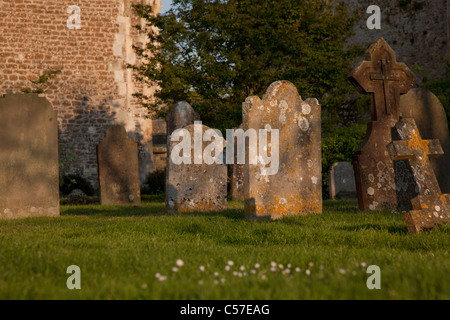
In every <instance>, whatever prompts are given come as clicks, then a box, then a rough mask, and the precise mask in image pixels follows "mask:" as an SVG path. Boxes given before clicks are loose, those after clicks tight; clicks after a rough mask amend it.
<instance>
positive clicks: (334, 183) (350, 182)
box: [329, 162, 356, 200]
mask: <svg viewBox="0 0 450 320" xmlns="http://www.w3.org/2000/svg"><path fill="white" fill-rule="evenodd" d="M329 188H330V199H333V200H335V199H353V198H356V184H355V173H354V171H353V167H352V165H351V164H350V163H349V162H337V163H335V164H333V165H332V166H331V169H330V185H329Z"/></svg>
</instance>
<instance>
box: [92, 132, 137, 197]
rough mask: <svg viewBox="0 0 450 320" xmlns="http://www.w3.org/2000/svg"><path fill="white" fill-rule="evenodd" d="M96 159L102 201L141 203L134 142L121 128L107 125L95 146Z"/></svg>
mask: <svg viewBox="0 0 450 320" xmlns="http://www.w3.org/2000/svg"><path fill="white" fill-rule="evenodd" d="M97 161H98V179H99V185H100V201H101V204H104V205H114V204H136V205H137V204H140V203H141V189H140V183H139V163H138V150H137V144H136V142H135V141H134V139H133V138H132V137H130V136H129V135H128V134H127V132H126V131H125V128H124V127H122V126H120V125H113V126H111V127H109V128H108V130H107V131H106V135H105V138H104V139H103V140H101V141H100V143H99V144H98V145H97Z"/></svg>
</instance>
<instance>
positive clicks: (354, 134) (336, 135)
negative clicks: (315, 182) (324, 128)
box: [322, 124, 367, 198]
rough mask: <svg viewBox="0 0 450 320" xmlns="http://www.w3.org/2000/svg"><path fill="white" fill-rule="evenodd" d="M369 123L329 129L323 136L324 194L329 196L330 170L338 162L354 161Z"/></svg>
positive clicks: (326, 196) (325, 196)
mask: <svg viewBox="0 0 450 320" xmlns="http://www.w3.org/2000/svg"><path fill="white" fill-rule="evenodd" d="M366 131H367V125H365V124H354V125H353V126H351V127H337V128H334V129H329V131H328V132H327V135H326V136H324V137H322V186H323V196H324V198H328V196H329V172H330V169H331V166H332V165H333V164H334V163H336V162H341V161H347V162H350V163H351V162H353V157H354V155H355V153H356V152H357V151H358V150H359V149H360V147H361V145H362V143H363V142H364V139H365V137H366Z"/></svg>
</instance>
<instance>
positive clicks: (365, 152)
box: [350, 38, 417, 211]
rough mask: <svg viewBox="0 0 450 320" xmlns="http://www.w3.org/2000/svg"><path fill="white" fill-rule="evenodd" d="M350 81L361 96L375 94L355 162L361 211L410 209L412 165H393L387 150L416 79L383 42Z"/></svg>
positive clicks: (357, 69) (369, 55)
mask: <svg viewBox="0 0 450 320" xmlns="http://www.w3.org/2000/svg"><path fill="white" fill-rule="evenodd" d="M367 59H368V61H363V62H362V63H360V64H359V65H358V66H357V67H356V69H355V70H354V71H353V73H352V75H351V77H350V80H351V81H352V82H353V83H354V84H355V85H356V86H357V87H359V88H360V89H361V90H362V92H364V93H370V94H372V121H371V122H370V123H369V124H368V129H367V136H366V140H365V142H364V144H363V145H362V147H361V148H360V150H359V151H358V152H357V153H356V155H355V158H354V163H353V165H354V170H355V178H356V189H357V194H358V202H359V208H360V209H361V210H390V211H398V210H400V211H402V210H408V209H410V208H411V199H412V198H413V197H415V196H416V195H417V194H415V183H414V177H413V174H412V172H411V168H410V166H409V163H408V162H407V161H404V160H399V161H393V160H392V159H391V157H390V156H389V154H388V152H387V150H386V146H387V145H388V144H389V143H390V142H391V141H392V130H393V127H394V126H395V124H396V123H397V121H398V120H399V107H400V95H401V94H405V93H407V92H408V91H409V89H411V87H412V85H413V84H414V82H415V81H416V79H417V78H416V76H415V75H414V74H413V73H412V72H411V71H410V70H409V68H408V67H407V66H406V65H405V64H404V63H398V62H397V60H396V55H395V52H394V51H393V50H392V48H391V47H390V46H389V45H388V44H387V43H386V41H385V40H384V39H383V38H381V39H379V40H378V41H377V42H376V43H375V44H373V45H372V46H371V47H370V48H369V51H368V57H367Z"/></svg>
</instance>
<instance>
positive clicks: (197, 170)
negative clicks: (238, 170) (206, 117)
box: [166, 122, 227, 213]
mask: <svg viewBox="0 0 450 320" xmlns="http://www.w3.org/2000/svg"><path fill="white" fill-rule="evenodd" d="M211 133H213V134H214V133H215V131H213V130H212V129H210V128H208V127H207V126H204V125H201V123H200V122H198V123H196V124H193V125H189V126H187V127H185V128H183V129H178V130H175V131H174V132H172V134H171V139H170V142H169V150H170V154H169V158H168V167H167V181H166V209H167V212H168V213H184V212H212V211H224V210H226V209H227V166H226V164H224V163H223V151H224V148H225V146H226V141H225V139H223V138H222V137H220V136H215V137H212V135H211ZM207 135H209V137H212V138H211V139H210V140H211V141H209V140H208V139H203V138H205V137H206V136H207ZM206 155H210V156H211V157H210V158H212V157H214V162H208V161H207V159H206ZM216 157H217V159H215V158H216ZM219 162H220V163H219Z"/></svg>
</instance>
